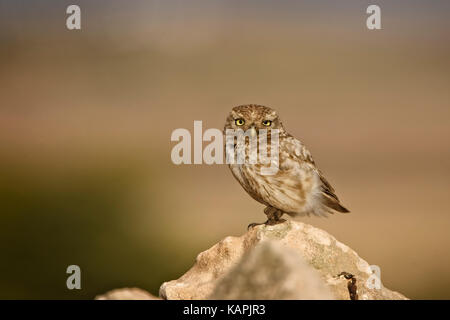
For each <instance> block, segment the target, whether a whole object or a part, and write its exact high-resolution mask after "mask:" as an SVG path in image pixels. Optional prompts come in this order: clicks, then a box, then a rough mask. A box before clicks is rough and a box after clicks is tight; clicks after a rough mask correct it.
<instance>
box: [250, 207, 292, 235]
mask: <svg viewBox="0 0 450 320" xmlns="http://www.w3.org/2000/svg"><path fill="white" fill-rule="evenodd" d="M264 213H265V214H266V215H267V221H266V222H262V223H256V222H254V223H250V224H249V225H248V227H247V230H249V229H252V228H253V227H256V226H260V225H262V224H264V225H266V226H274V225H276V224H279V223H283V222H285V221H286V219H281V216H282V215H283V213H284V212H283V211H281V210H278V209H276V208H274V207H266V208H265V209H264Z"/></svg>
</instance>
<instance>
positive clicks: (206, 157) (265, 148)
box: [170, 120, 279, 175]
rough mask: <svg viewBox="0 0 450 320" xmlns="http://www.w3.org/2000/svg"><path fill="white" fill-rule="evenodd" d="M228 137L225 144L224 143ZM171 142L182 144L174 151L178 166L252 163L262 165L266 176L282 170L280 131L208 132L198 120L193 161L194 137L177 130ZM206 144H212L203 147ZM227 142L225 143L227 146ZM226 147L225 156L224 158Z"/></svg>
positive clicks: (185, 131) (232, 130)
mask: <svg viewBox="0 0 450 320" xmlns="http://www.w3.org/2000/svg"><path fill="white" fill-rule="evenodd" d="M224 137H225V141H224ZM170 139H171V141H177V142H178V143H177V144H176V145H175V146H174V147H173V148H172V152H171V159H172V162H173V163H174V164H177V165H178V164H202V163H205V164H239V165H241V164H250V165H260V172H261V174H262V175H274V174H276V173H277V172H278V168H279V130H278V129H270V130H268V129H259V130H258V129H256V128H255V127H251V128H249V129H248V130H246V131H244V130H242V129H237V130H235V129H227V130H225V132H224V133H223V132H222V131H221V130H219V129H215V128H212V129H207V130H206V131H205V132H204V133H203V123H202V121H200V120H197V121H194V139H193V145H194V152H193V153H194V157H193V161H192V135H191V133H190V132H189V130H187V129H183V128H179V129H175V130H174V131H173V132H172V135H171V138H170ZM203 142H209V144H208V145H206V147H205V148H203ZM224 143H225V144H224ZM224 146H225V155H224V152H223V151H224Z"/></svg>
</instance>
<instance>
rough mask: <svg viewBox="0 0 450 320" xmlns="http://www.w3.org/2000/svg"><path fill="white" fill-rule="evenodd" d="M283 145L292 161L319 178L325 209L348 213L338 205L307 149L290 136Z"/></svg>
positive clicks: (336, 198) (332, 191) (331, 189)
mask: <svg viewBox="0 0 450 320" xmlns="http://www.w3.org/2000/svg"><path fill="white" fill-rule="evenodd" d="M284 145H285V147H286V149H287V150H286V151H287V153H288V154H289V156H290V157H293V158H294V160H296V161H295V162H297V163H303V164H305V165H306V166H308V167H309V168H310V169H311V170H312V171H313V172H315V173H316V174H317V176H318V177H319V179H320V182H321V185H320V191H321V197H320V202H321V203H322V204H323V205H325V206H326V207H328V208H331V209H333V210H336V211H338V212H344V213H346V212H350V211H349V210H348V209H347V208H345V207H344V206H342V205H341V204H340V202H339V198H338V197H337V195H336V194H335V191H334V188H333V187H332V186H331V184H330V183H329V182H328V181H327V179H325V177H324V176H323V174H322V172H321V171H320V170H319V169H318V168H317V167H316V163H315V162H314V159H313V157H312V155H311V153H310V152H309V151H308V149H306V147H305V146H304V145H303V143H302V142H301V141H300V140H297V139H295V138H294V137H292V136H287V137H286V140H285V144H284ZM288 163H289V162H288Z"/></svg>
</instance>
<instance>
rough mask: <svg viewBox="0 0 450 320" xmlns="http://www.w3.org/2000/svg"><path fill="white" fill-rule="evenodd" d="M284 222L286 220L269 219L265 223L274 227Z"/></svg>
mask: <svg viewBox="0 0 450 320" xmlns="http://www.w3.org/2000/svg"><path fill="white" fill-rule="evenodd" d="M283 222H286V219H277V220H272V219H269V220H267V221H266V222H265V225H267V226H274V225H276V224H279V223H283Z"/></svg>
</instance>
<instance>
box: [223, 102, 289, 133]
mask: <svg viewBox="0 0 450 320" xmlns="http://www.w3.org/2000/svg"><path fill="white" fill-rule="evenodd" d="M252 127H253V128H255V129H256V131H257V132H259V130H260V129H267V130H270V129H278V130H279V131H280V132H284V128H283V124H282V123H281V121H280V119H279V118H278V114H277V112H276V111H275V110H273V109H271V108H269V107H265V106H261V105H257V104H247V105H242V106H237V107H234V108H233V109H232V110H231V112H230V114H229V115H228V118H227V121H226V122H225V130H227V129H234V130H238V129H242V130H244V131H247V130H249V129H251V128H252Z"/></svg>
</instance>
